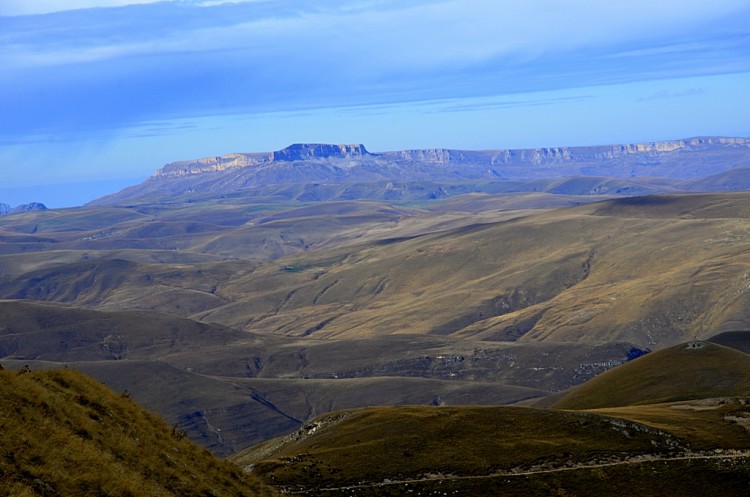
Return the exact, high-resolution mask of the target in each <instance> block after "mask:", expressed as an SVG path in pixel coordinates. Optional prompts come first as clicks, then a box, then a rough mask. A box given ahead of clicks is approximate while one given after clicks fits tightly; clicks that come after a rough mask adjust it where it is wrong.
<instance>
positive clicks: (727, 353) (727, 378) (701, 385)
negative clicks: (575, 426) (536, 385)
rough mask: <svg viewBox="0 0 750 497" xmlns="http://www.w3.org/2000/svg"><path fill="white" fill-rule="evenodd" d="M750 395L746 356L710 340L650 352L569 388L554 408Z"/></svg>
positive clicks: (614, 405) (749, 363)
mask: <svg viewBox="0 0 750 497" xmlns="http://www.w3.org/2000/svg"><path fill="white" fill-rule="evenodd" d="M743 396H744V397H750V356H748V354H745V353H743V352H740V351H738V350H734V349H730V348H727V347H723V346H721V345H716V344H712V343H709V342H691V343H689V344H680V345H676V346H674V347H670V348H668V349H664V350H660V351H657V352H652V353H650V354H647V355H645V356H642V357H639V358H638V359H635V360H634V361H632V362H629V363H627V364H625V365H623V366H620V367H618V368H615V369H612V370H610V371H607V372H605V373H602V374H601V375H599V376H597V377H595V378H593V379H591V380H589V381H588V382H586V383H584V384H582V385H580V386H578V387H575V388H573V389H572V390H571V391H570V392H569V393H567V394H566V395H565V396H564V397H563V398H562V399H560V400H559V401H558V402H557V403H555V404H554V407H555V408H558V409H596V408H604V407H621V406H631V405H637V404H658V403H664V402H676V401H681V400H690V399H704V398H713V397H743Z"/></svg>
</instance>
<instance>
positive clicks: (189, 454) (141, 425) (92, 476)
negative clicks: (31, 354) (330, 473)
mask: <svg viewBox="0 0 750 497" xmlns="http://www.w3.org/2000/svg"><path fill="white" fill-rule="evenodd" d="M0 432H2V436H0V451H1V452H2V454H3V457H2V458H0V482H2V483H0V494H2V495H14V496H15V495H17V496H34V495H39V496H47V495H50V496H51V495H81V496H88V495H92V496H93V495H122V496H125V495H129V496H144V497H146V496H149V497H150V496H189V495H195V496H199V495H201V496H206V495H214V496H222V495H226V496H233V497H234V496H241V495H244V496H267V495H275V492H273V491H272V490H271V489H269V488H268V487H265V486H264V485H262V484H261V483H260V482H259V481H258V480H257V479H256V478H254V477H252V476H247V475H244V474H243V473H242V472H241V471H240V470H239V468H236V467H235V466H233V465H232V464H229V463H226V462H224V461H221V460H219V459H217V458H215V457H214V456H212V455H211V454H209V453H208V452H206V451H205V450H203V449H201V448H199V447H198V446H196V445H195V444H193V443H192V442H189V441H188V440H186V439H184V435H183V434H182V432H181V431H179V430H177V429H175V428H170V427H169V425H167V424H166V423H165V422H164V421H163V420H162V419H161V418H159V417H158V416H155V415H153V414H150V413H148V412H146V411H144V410H142V409H141V408H140V407H138V406H137V405H136V404H135V403H134V402H133V401H132V400H130V399H129V397H128V396H127V395H126V394H123V395H119V394H116V393H114V392H112V391H110V390H108V389H107V388H106V387H104V386H103V385H101V384H100V383H97V382H96V381H93V380H92V379H90V378H87V377H85V376H84V375H82V374H80V373H77V372H74V371H65V370H56V371H47V372H25V370H21V371H20V372H15V371H13V372H11V371H7V370H4V371H0Z"/></svg>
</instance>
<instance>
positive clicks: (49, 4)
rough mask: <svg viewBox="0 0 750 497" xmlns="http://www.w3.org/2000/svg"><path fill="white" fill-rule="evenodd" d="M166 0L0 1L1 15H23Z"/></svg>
mask: <svg viewBox="0 0 750 497" xmlns="http://www.w3.org/2000/svg"><path fill="white" fill-rule="evenodd" d="M160 1H164V0H65V1H60V0H4V1H3V2H2V3H0V16H22V15H35V14H50V13H52V12H63V11H66V10H77V9H90V8H94V7H122V6H124V5H135V4H144V3H157V2H160Z"/></svg>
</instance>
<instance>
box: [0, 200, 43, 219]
mask: <svg viewBox="0 0 750 497" xmlns="http://www.w3.org/2000/svg"><path fill="white" fill-rule="evenodd" d="M46 208H47V206H46V205H44V204H42V203H40V202H31V203H29V204H21V205H19V206H16V207H14V208H11V206H10V205H8V204H3V203H0V216H1V215H5V214H15V213H18V212H28V211H40V210H45V209H46Z"/></svg>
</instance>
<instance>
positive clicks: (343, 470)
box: [234, 406, 750, 497]
mask: <svg viewBox="0 0 750 497" xmlns="http://www.w3.org/2000/svg"><path fill="white" fill-rule="evenodd" d="M748 410H749V408H748V407H747V406H735V407H733V408H732V409H725V410H724V411H722V412H720V413H719V412H718V411H716V412H714V414H713V420H712V421H713V425H714V426H713V427H712V430H711V432H710V433H711V434H712V437H709V438H707V439H703V438H701V437H700V436H692V437H690V439H686V438H683V437H681V436H679V435H675V434H673V433H671V432H670V431H668V430H664V429H662V428H658V427H655V426H650V425H649V424H647V423H640V422H634V421H631V420H627V419H623V418H621V417H611V416H604V415H602V414H599V413H591V412H586V413H575V412H561V411H555V410H542V409H530V408H513V407H487V408H480V407H462V408H439V407H433V408H424V407H421V408H418V407H404V408H370V409H360V410H354V411H340V412H337V413H333V414H329V415H326V416H323V417H320V418H318V419H316V420H314V421H313V422H311V423H308V424H307V425H306V426H305V427H304V428H303V429H301V430H300V431H298V432H297V433H295V434H292V435H290V436H288V437H285V438H283V439H276V440H272V441H269V442H267V443H265V444H261V445H259V446H257V447H253V448H251V449H249V450H247V451H245V452H243V453H241V454H239V455H237V456H235V457H234V460H235V461H237V462H238V463H240V464H242V465H245V466H246V467H247V468H252V471H253V473H254V474H257V475H258V476H260V477H261V478H263V479H264V480H266V481H273V482H275V483H276V484H277V485H281V486H282V487H285V488H287V489H289V490H292V491H299V492H301V493H303V494H309V495H318V494H320V493H322V491H323V489H325V494H326V495H342V496H343V495H358V496H360V495H364V496H386V495H389V496H393V495H407V494H408V495H423V496H427V495H461V496H485V495H487V496H490V495H514V496H516V495H517V496H522V495H532V496H537V495H539V496H542V495H586V496H588V495H591V496H593V495H605V494H608V493H609V492H611V491H612V490H613V489H616V490H618V491H620V492H625V494H626V495H635V496H644V497H645V496H653V495H659V496H674V495H678V496H687V495H703V494H704V493H706V492H707V493H708V494H711V492H715V491H718V492H720V493H721V494H722V495H730V496H741V495H745V494H744V493H743V492H746V491H747V489H748V487H747V481H748V479H747V478H748V477H749V476H750V469H749V468H750V466H748V462H750V452H748V450H747V449H748V448H750V435H748V432H747V430H745V429H744V428H742V427H741V426H738V425H737V423H733V422H730V421H723V419H722V416H729V415H730V414H731V415H735V416H747V415H748V414H750V413H748ZM684 412H686V413H688V415H687V416H684V417H680V418H677V419H676V420H675V422H674V423H673V427H674V426H675V425H679V426H683V427H685V428H687V427H689V425H690V423H691V422H692V421H693V420H692V418H691V417H690V416H689V414H690V413H691V412H692V411H684ZM675 413H682V411H675ZM717 421H719V422H718V423H717ZM727 440H729V441H730V443H729V444H727V445H722V444H721V442H722V441H727ZM694 442H695V443H696V444H697V445H695V446H693V445H692V444H693V443H694ZM709 447H710V450H705V449H706V448H709ZM724 447H726V448H724ZM716 449H719V450H718V451H716V452H715V450H716ZM717 454H723V455H724V456H723V459H722V458H721V456H717ZM686 471H687V472H693V471H696V472H697V475H696V478H694V479H691V480H690V485H686V484H685V481H684V480H685V478H684V475H685V472H686Z"/></svg>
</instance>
